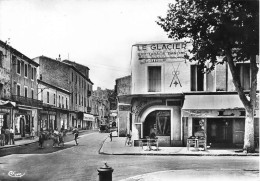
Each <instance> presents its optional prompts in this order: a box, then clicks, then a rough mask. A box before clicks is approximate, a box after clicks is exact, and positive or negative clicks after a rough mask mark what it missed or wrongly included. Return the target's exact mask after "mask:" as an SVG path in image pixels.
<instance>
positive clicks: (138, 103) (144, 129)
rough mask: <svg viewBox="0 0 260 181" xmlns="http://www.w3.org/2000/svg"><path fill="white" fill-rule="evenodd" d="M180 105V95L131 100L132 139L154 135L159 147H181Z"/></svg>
mask: <svg viewBox="0 0 260 181" xmlns="http://www.w3.org/2000/svg"><path fill="white" fill-rule="evenodd" d="M181 105H182V97H181V95H179V96H176V95H175V96H174V95H168V96H167V95H149V97H148V95H147V96H145V97H143V98H133V100H132V110H131V120H130V122H131V125H132V136H133V139H134V140H139V139H143V138H147V137H151V135H152V134H155V135H156V137H157V138H158V143H159V147H169V146H181V145H182V140H181V139H182V137H181Z"/></svg>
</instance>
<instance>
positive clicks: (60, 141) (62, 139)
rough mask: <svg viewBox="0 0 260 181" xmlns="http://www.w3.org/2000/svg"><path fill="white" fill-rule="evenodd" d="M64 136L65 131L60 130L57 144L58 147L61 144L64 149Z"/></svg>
mask: <svg viewBox="0 0 260 181" xmlns="http://www.w3.org/2000/svg"><path fill="white" fill-rule="evenodd" d="M64 136H65V130H64V129H61V130H60V133H59V143H58V146H60V144H62V146H63V147H64Z"/></svg>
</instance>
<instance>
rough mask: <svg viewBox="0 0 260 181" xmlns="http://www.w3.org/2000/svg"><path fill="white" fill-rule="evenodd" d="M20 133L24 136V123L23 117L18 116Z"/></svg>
mask: <svg viewBox="0 0 260 181" xmlns="http://www.w3.org/2000/svg"><path fill="white" fill-rule="evenodd" d="M20 133H21V136H22V137H25V124H24V118H23V117H21V118H20Z"/></svg>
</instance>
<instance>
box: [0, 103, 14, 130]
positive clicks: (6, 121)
mask: <svg viewBox="0 0 260 181" xmlns="http://www.w3.org/2000/svg"><path fill="white" fill-rule="evenodd" d="M15 106H16V103H15V102H11V101H2V100H0V130H2V128H3V129H6V128H7V127H8V128H11V127H12V125H13V122H12V112H13V108H14V107H15ZM0 134H1V133H0Z"/></svg>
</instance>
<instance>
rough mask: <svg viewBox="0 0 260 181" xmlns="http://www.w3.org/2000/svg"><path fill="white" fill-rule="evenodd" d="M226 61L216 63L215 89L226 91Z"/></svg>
mask: <svg viewBox="0 0 260 181" xmlns="http://www.w3.org/2000/svg"><path fill="white" fill-rule="evenodd" d="M227 76H228V72H227V63H226V62H224V64H217V65H216V91H227V84H228V80H227Z"/></svg>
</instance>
